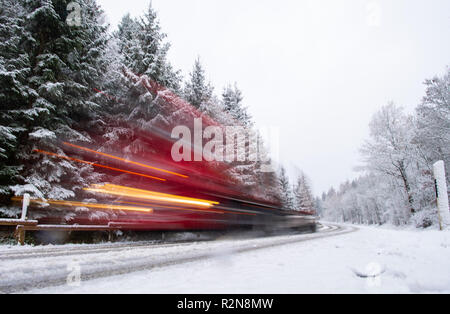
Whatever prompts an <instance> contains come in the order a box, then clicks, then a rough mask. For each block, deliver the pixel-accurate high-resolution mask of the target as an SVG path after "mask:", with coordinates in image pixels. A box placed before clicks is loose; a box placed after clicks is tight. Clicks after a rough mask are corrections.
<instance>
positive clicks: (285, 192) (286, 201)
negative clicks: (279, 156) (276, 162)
mask: <svg viewBox="0 0 450 314" xmlns="http://www.w3.org/2000/svg"><path fill="white" fill-rule="evenodd" d="M278 177H279V178H278V180H279V184H280V189H281V204H282V205H283V208H284V209H294V200H293V197H292V189H291V184H290V182H289V178H288V176H287V175H286V170H285V169H284V167H281V169H280V173H279V175H278Z"/></svg>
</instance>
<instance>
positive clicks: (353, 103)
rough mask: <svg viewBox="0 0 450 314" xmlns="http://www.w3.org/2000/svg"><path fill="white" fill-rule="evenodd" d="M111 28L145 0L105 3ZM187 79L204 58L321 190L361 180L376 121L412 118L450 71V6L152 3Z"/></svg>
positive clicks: (345, 0) (416, 1)
mask: <svg viewBox="0 0 450 314" xmlns="http://www.w3.org/2000/svg"><path fill="white" fill-rule="evenodd" d="M98 2H99V3H100V4H101V5H102V7H103V8H104V10H105V11H106V13H107V15H108V18H109V21H110V23H111V25H112V26H113V27H115V26H116V25H117V23H118V22H119V21H120V19H121V17H122V15H124V14H125V13H127V12H129V13H131V14H132V15H133V16H139V15H141V14H142V12H143V11H144V10H145V9H146V7H147V6H148V4H149V2H150V1H149V0H126V1H116V0H98ZM152 2H153V7H154V8H155V9H156V10H157V11H158V13H159V18H160V21H161V25H162V27H163V31H164V32H165V33H167V34H168V39H169V41H170V42H171V44H172V48H171V51H170V54H169V57H170V60H171V62H172V64H173V65H174V66H175V67H176V68H178V69H181V70H182V72H183V74H184V75H187V73H189V71H190V70H191V68H192V65H193V62H194V60H195V58H196V57H197V56H200V57H201V60H202V62H203V64H204V65H205V67H206V70H207V72H208V76H209V79H210V80H211V81H212V83H213V84H214V86H215V87H216V91H217V92H221V90H222V87H223V86H224V85H226V84H227V83H229V82H231V83H233V82H237V83H238V85H239V87H240V88H241V89H242V90H243V92H244V96H245V104H246V105H248V106H249V108H250V112H251V114H252V115H253V117H254V119H255V122H256V123H257V124H258V125H259V126H269V125H270V126H279V127H281V158H282V160H283V162H284V163H285V164H286V166H288V167H289V168H290V172H291V173H294V172H295V171H294V168H295V167H298V168H300V169H302V170H304V171H305V172H306V173H307V174H308V175H309V177H310V178H311V181H312V182H313V186H314V190H315V193H316V194H320V193H321V192H322V191H324V190H327V189H328V188H329V187H330V186H332V185H334V186H338V185H339V184H340V183H341V182H342V181H344V180H346V179H348V178H354V177H356V176H357V175H358V174H357V173H355V172H353V167H354V166H356V165H358V164H359V163H360V158H359V154H358V148H359V147H360V145H361V143H362V141H363V140H364V139H365V138H367V136H368V133H369V131H368V123H369V121H370V119H371V116H372V114H373V113H374V112H375V111H377V110H378V109H379V108H380V107H381V106H382V105H384V104H386V103H387V102H388V101H390V100H392V101H394V102H395V103H397V104H400V105H403V106H404V107H406V108H407V109H408V110H412V109H413V108H414V107H415V106H416V105H417V104H418V103H419V102H420V99H421V97H422V96H423V93H424V88H423V85H422V82H423V81H424V79H425V78H429V77H432V76H434V75H435V74H442V73H444V72H445V69H446V66H449V65H450V40H449V38H450V1H448V0H290V1H288V0H277V1H273V0H272V1H268V0H153V1H152Z"/></svg>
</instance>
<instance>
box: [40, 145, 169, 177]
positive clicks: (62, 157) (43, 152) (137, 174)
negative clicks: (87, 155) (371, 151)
mask: <svg viewBox="0 0 450 314" xmlns="http://www.w3.org/2000/svg"><path fill="white" fill-rule="evenodd" d="M33 151H34V152H36V153H41V154H44V155H49V156H53V157H57V158H61V159H66V160H72V161H76V162H79V163H83V164H87V165H91V166H95V167H99V168H104V169H108V170H113V171H118V172H123V173H128V174H132V175H135V176H140V177H144V178H148V179H153V180H158V181H167V180H166V179H162V178H158V177H153V176H149V175H146V174H143V173H138V172H132V171H128V170H123V169H118V168H113V167H109V166H105V165H100V164H96V163H93V162H89V161H84V160H80V159H76V158H71V157H66V156H62V155H58V154H55V153H51V152H47V151H44V150H40V149H35V150H33Z"/></svg>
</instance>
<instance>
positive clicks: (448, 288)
mask: <svg viewBox="0 0 450 314" xmlns="http://www.w3.org/2000/svg"><path fill="white" fill-rule="evenodd" d="M34 292H40V293H42V292H48V293H61V292H62V293H253V294H255V293H256V294H258V293H436V292H437V293H450V232H438V231H398V230H386V229H380V228H371V227H361V230H360V231H358V232H355V233H351V234H347V235H341V236H338V237H332V238H324V239H317V240H314V241H308V242H299V243H295V244H289V245H285V246H279V247H273V248H267V249H263V250H257V251H250V252H244V253H239V254H236V253H231V252H230V253H229V254H226V253H221V254H218V255H216V256H214V257H212V258H209V259H205V260H201V261H195V262H191V263H185V264H181V265H174V266H167V267H163V268H155V269H153V270H149V271H142V272H137V273H133V274H128V275H121V276H115V277H110V278H105V279H97V280H93V281H88V282H83V283H82V284H81V286H80V287H67V286H63V287H54V288H48V289H44V290H36V291H34Z"/></svg>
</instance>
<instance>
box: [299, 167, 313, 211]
mask: <svg viewBox="0 0 450 314" xmlns="http://www.w3.org/2000/svg"><path fill="white" fill-rule="evenodd" d="M294 196H295V205H296V210H298V211H304V212H313V211H315V206H314V196H313V195H312V192H311V187H310V186H309V183H308V179H307V178H306V175H305V174H301V175H300V176H299V178H298V180H297V184H296V186H295V188H294Z"/></svg>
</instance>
